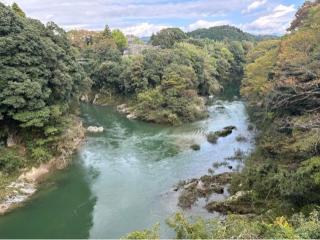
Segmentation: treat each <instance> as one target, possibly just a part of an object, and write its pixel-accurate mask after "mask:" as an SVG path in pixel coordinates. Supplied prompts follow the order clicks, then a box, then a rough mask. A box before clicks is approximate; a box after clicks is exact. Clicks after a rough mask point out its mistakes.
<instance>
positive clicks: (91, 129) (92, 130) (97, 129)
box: [87, 126, 104, 133]
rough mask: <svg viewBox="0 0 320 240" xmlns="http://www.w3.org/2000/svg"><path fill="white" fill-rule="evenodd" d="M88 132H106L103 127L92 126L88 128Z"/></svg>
mask: <svg viewBox="0 0 320 240" xmlns="http://www.w3.org/2000/svg"><path fill="white" fill-rule="evenodd" d="M87 131H88V132H91V133H101V132H103V131H104V128H103V127H94V126H90V127H88V128H87Z"/></svg>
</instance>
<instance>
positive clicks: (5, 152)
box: [0, 148, 25, 174]
mask: <svg viewBox="0 0 320 240" xmlns="http://www.w3.org/2000/svg"><path fill="white" fill-rule="evenodd" d="M24 163H25V158H24V157H22V156H20V155H19V154H18V149H16V148H3V149H1V150H0V171H1V172H3V173H7V174H10V173H13V172H15V171H17V170H18V169H19V168H21V167H23V166H24Z"/></svg>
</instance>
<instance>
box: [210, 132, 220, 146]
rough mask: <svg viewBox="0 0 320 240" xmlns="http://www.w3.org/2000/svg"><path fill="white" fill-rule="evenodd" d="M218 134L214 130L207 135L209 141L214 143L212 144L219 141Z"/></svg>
mask: <svg viewBox="0 0 320 240" xmlns="http://www.w3.org/2000/svg"><path fill="white" fill-rule="evenodd" d="M218 138H219V137H218V136H217V135H216V134H215V133H214V132H210V133H209V134H208V135H207V141H208V142H209V143H212V144H216V143H217V141H218Z"/></svg>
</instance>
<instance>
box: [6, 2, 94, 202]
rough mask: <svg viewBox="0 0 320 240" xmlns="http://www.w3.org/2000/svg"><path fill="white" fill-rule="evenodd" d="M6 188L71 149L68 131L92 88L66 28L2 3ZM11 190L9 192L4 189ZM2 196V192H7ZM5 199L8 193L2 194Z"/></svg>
mask: <svg viewBox="0 0 320 240" xmlns="http://www.w3.org/2000/svg"><path fill="white" fill-rule="evenodd" d="M0 46H1V47H0V49H1V50H0V51H1V58H0V76H1V78H0V125H1V130H0V144H1V147H0V171H1V173H2V174H1V176H0V186H1V188H4V186H5V185H6V184H7V183H8V181H9V180H10V179H12V177H13V176H15V175H16V174H19V170H21V169H24V168H26V167H30V166H35V165H38V164H40V163H42V162H46V161H48V160H50V159H52V158H53V157H55V156H57V155H61V154H62V152H64V150H65V149H63V147H62V148H61V144H65V139H67V137H66V136H65V135H64V133H65V130H66V129H67V128H69V127H70V126H72V125H74V122H75V121H76V119H74V117H73V114H74V113H75V112H76V111H77V110H76V106H77V103H78V98H79V95H80V93H81V92H83V91H84V90H85V89H87V88H89V87H90V82H89V81H87V80H88V79H87V78H86V76H85V72H84V71H83V69H82V67H81V66H80V65H79V64H78V62H77V60H76V57H75V51H74V49H73V47H72V46H71V44H70V42H69V40H68V38H67V35H66V33H65V31H64V30H62V29H61V28H60V27H58V26H57V25H56V24H54V23H52V22H50V23H48V24H47V25H46V26H44V25H43V24H42V23H40V21H38V20H34V19H30V18H27V17H26V16H25V14H24V12H23V11H22V10H21V9H20V8H19V6H18V5H16V4H14V5H13V6H12V9H11V8H10V7H7V6H5V5H3V4H2V3H0ZM1 192H2V194H5V192H4V191H1ZM2 194H0V195H2ZM1 197H2V196H1Z"/></svg>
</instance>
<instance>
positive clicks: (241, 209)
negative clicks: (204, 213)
mask: <svg viewBox="0 0 320 240" xmlns="http://www.w3.org/2000/svg"><path fill="white" fill-rule="evenodd" d="M250 194H251V192H248V191H247V192H246V191H240V192H237V193H236V194H235V195H233V196H230V197H229V198H228V199H226V200H225V201H223V202H215V201H213V202H210V203H208V204H207V205H206V209H207V210H208V211H209V212H220V213H223V214H228V213H229V212H231V213H237V214H250V213H254V207H253V206H252V205H251V203H250V201H248V200H247V199H246V198H247V196H248V195H250Z"/></svg>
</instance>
